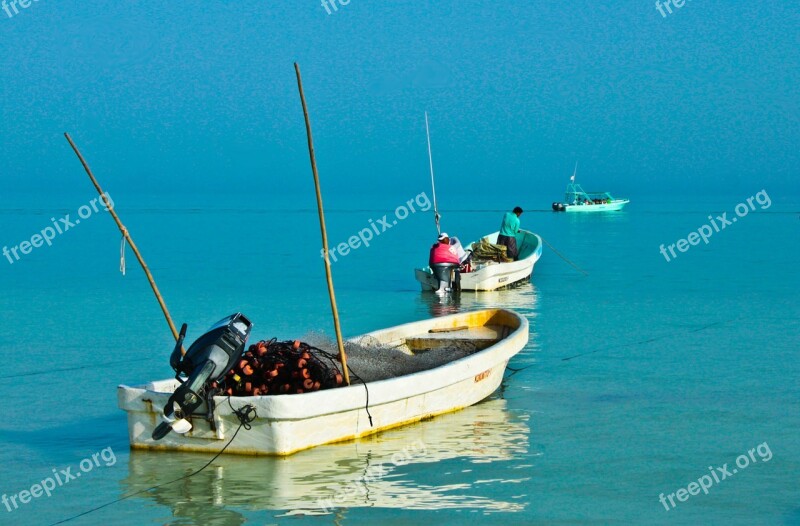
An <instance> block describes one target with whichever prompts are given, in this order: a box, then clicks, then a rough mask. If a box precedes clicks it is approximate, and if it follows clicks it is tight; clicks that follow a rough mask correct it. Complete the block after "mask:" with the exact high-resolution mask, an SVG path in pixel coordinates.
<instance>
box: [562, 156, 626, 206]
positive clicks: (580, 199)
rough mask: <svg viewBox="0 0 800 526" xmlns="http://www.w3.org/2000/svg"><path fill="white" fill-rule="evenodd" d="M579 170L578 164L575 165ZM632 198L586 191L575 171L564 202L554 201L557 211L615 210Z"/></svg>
mask: <svg viewBox="0 0 800 526" xmlns="http://www.w3.org/2000/svg"><path fill="white" fill-rule="evenodd" d="M575 171H576V172H577V165H576V167H575ZM630 202H631V201H630V199H615V198H614V196H612V195H611V194H610V193H608V192H586V191H584V189H583V188H581V185H579V184H578V183H576V182H575V173H573V174H572V177H570V179H569V184H568V185H567V191H566V192H565V194H564V202H563V203H558V202H556V203H553V210H554V211H556V212H615V211H618V210H622V208H623V207H624V206H625V205H627V204H628V203H630Z"/></svg>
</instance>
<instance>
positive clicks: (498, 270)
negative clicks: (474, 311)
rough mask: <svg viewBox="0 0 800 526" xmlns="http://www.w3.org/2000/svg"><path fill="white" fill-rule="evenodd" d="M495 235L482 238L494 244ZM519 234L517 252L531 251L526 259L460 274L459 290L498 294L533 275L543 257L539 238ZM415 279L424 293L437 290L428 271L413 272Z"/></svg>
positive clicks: (530, 234)
mask: <svg viewBox="0 0 800 526" xmlns="http://www.w3.org/2000/svg"><path fill="white" fill-rule="evenodd" d="M498 234H499V232H494V233H492V234H489V235H488V236H485V238H486V239H488V240H489V242H490V243H496V242H497V236H498ZM521 234H522V236H521V239H520V240H518V242H517V246H518V247H519V250H520V252H521V251H522V250H523V246H524V244H525V243H530V244H531V246H532V247H534V248H533V249H532V250H531V251H530V253H529V254H528V255H527V256H526V257H524V258H522V259H520V260H518V261H511V262H509V263H497V264H492V265H488V266H486V267H483V268H481V269H478V270H475V271H473V272H467V273H462V274H461V290H471V291H489V290H497V289H499V288H503V287H508V286H510V285H514V284H516V283H520V282H521V281H524V280H526V279H528V278H530V276H531V274H533V267H534V265H536V262H537V261H539V258H541V257H542V238H541V237H539V236H538V235H537V234H534V233H532V232H528V231H526V230H523V231H521ZM473 244H474V243H472V244H470V246H469V247H467V248H470V247H471V246H472V245H473ZM414 277H415V278H416V280H417V281H418V282H419V283H420V285H421V287H422V290H424V291H435V290H438V289H439V280H438V279H436V277H435V276H434V275H433V271H432V270H431V268H430V267H425V268H418V269H414Z"/></svg>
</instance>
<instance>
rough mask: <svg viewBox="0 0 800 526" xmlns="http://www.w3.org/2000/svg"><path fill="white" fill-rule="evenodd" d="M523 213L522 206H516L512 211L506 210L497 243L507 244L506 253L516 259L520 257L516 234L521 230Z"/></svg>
mask: <svg viewBox="0 0 800 526" xmlns="http://www.w3.org/2000/svg"><path fill="white" fill-rule="evenodd" d="M521 215H522V208H520V207H515V208H514V210H513V211H512V212H506V213H505V215H504V216H503V222H502V223H501V225H500V234H498V236H497V244H498V245H505V247H506V255H507V256H508V257H509V258H511V259H513V260H514V261H516V260H517V258H518V257H519V251H518V250H517V238H516V234H517V232H519V216H521Z"/></svg>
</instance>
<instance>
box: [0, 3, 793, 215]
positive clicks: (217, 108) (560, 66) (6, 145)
mask: <svg viewBox="0 0 800 526" xmlns="http://www.w3.org/2000/svg"><path fill="white" fill-rule="evenodd" d="M798 27H800V7H799V6H798V5H797V3H795V2H778V1H766V2H736V3H732V2H723V1H716V0H693V1H691V2H687V3H686V4H685V5H684V6H683V7H682V8H681V9H677V10H675V12H674V13H673V14H672V15H669V16H668V17H667V18H664V17H662V16H661V15H660V14H659V12H658V11H657V10H656V8H655V5H654V3H653V2H651V1H649V0H642V1H620V2H593V1H588V2H583V1H582V2H558V3H554V2H539V1H536V2H533V1H520V2H485V1H481V2H478V1H458V2H454V1H443V0H437V1H436V2H420V1H407V0H397V1H391V2H375V1H367V0H351V2H350V4H349V5H346V6H341V7H340V8H339V10H338V12H335V13H333V14H330V15H329V14H327V13H326V11H325V9H324V8H323V7H322V6H321V5H320V4H319V3H318V2H317V1H316V0H308V1H305V0H302V1H300V0H291V1H290V2H277V1H276V2H270V1H265V0H258V1H254V0H243V1H235V2H221V1H205V2H158V3H152V2H147V3H145V2H131V1H124V0H123V1H115V2H107V1H103V2H101V1H98V0H85V1H81V2H60V1H56V0H39V1H38V2H34V3H32V4H31V6H30V7H28V8H27V9H22V10H21V11H20V13H19V14H17V15H15V16H13V17H11V18H9V17H7V15H6V13H5V12H3V11H0V42H2V49H3V53H1V54H0V86H2V95H3V96H2V97H0V116H2V119H1V120H0V134H2V138H3V140H2V146H0V151H2V154H1V155H0V174H1V175H2V178H3V182H4V187H5V188H7V189H8V190H12V191H13V190H23V191H37V192H45V193H49V192H55V193H57V192H69V191H72V190H74V189H79V190H86V188H87V187H86V184H87V183H86V181H85V180H84V179H83V177H84V176H83V174H82V172H81V171H80V166H79V165H78V164H77V161H76V160H75V159H74V157H73V154H72V153H71V151H70V150H69V147H68V145H67V143H66V141H64V139H63V137H62V135H61V134H62V133H63V132H64V131H69V132H70V133H71V134H72V136H73V137H74V138H75V140H76V141H77V143H78V145H79V146H80V147H81V148H82V149H83V152H84V154H85V155H86V156H87V158H88V159H89V161H90V164H91V165H92V166H93V168H94V169H95V171H96V172H97V175H98V176H99V177H101V180H102V181H104V183H105V185H106V186H107V187H110V188H111V189H113V190H112V194H114V195H116V196H119V195H125V194H134V193H155V194H162V195H167V196H170V195H177V194H178V193H179V192H180V193H184V194H187V195H199V194H211V193H215V194H216V193H231V194H234V193H236V192H240V191H242V190H246V192H247V193H246V195H244V196H243V198H245V199H282V198H285V197H286V196H289V195H295V194H298V193H300V194H302V193H304V192H308V191H310V176H309V168H308V159H307V152H306V150H305V147H306V144H305V136H304V129H303V120H302V113H301V111H300V105H299V101H298V97H297V90H296V86H295V79H294V71H293V69H292V63H293V62H294V61H298V62H299V63H300V65H301V68H302V71H303V74H304V82H305V89H306V95H307V97H308V102H309V106H310V110H311V116H312V122H313V126H314V132H315V139H316V146H317V154H318V161H319V165H320V171H321V174H322V177H323V181H324V183H325V188H326V191H327V194H328V195H331V196H334V197H333V198H334V199H335V196H336V195H340V194H341V195H348V196H350V197H353V196H356V197H357V196H360V195H364V196H367V195H370V194H373V193H388V194H391V195H394V194H396V195H398V196H400V197H403V198H405V197H406V196H407V195H415V194H416V193H418V192H420V191H422V190H426V189H428V184H429V183H428V174H427V152H426V147H425V134H424V133H425V132H424V120H423V112H424V111H425V110H427V111H428V112H429V113H430V116H431V126H432V135H433V141H434V144H433V147H434V157H435V163H436V170H437V175H438V178H439V179H438V181H437V182H438V186H439V188H438V189H439V190H440V192H441V193H443V194H444V195H456V194H464V195H469V194H474V193H475V192H476V191H477V192H479V193H480V194H482V195H485V196H486V199H487V200H490V201H493V202H494V201H497V203H498V206H500V207H505V206H506V204H507V203H506V202H505V199H507V196H508V193H509V191H510V192H513V193H514V195H525V196H526V198H525V202H527V203H534V202H535V203H537V204H538V203H539V201H541V204H542V206H543V207H546V206H548V205H549V203H550V202H551V201H553V200H555V199H557V198H559V197H560V195H561V193H562V192H563V187H564V185H565V183H566V182H567V179H568V177H569V175H570V174H571V172H572V168H573V165H574V163H575V161H576V160H579V161H580V164H581V167H580V170H579V178H580V179H581V180H582V181H583V182H584V186H585V187H587V188H588V187H593V188H596V187H598V186H599V187H600V188H599V189H610V190H615V191H616V193H619V194H623V195H628V196H632V197H636V196H644V195H651V196H652V195H663V196H665V199H669V198H671V196H673V195H698V194H699V195H703V194H708V193H717V194H719V193H725V194H733V195H739V194H742V195H743V196H745V197H746V196H747V195H752V194H753V193H755V192H757V191H759V190H761V189H762V188H766V189H767V190H768V191H770V194H771V195H774V196H775V197H776V199H779V197H778V196H779V195H794V196H795V200H796V197H797V194H798V193H799V192H798V187H799V186H800V185H798V182H797V177H798V168H799V167H800V163H799V162H798V161H799V160H800V155H798V151H800V147H799V146H800V122H799V120H800V118H799V116H800V108H799V107H798V106H799V103H798V100H800V98H799V97H798V86H799V85H800V73H798V72H800V60H799V57H800V38H799V37H798V35H800V32H798V29H797V28H798ZM511 205H513V203H512V204H511Z"/></svg>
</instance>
